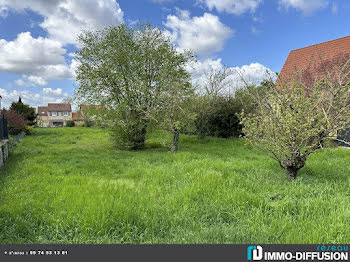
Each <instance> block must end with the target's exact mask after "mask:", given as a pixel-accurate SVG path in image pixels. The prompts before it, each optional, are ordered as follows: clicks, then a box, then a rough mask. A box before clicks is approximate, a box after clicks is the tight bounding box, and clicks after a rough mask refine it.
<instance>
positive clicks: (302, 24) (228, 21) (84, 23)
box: [0, 0, 350, 106]
mask: <svg viewBox="0 0 350 262" xmlns="http://www.w3.org/2000/svg"><path fill="white" fill-rule="evenodd" d="M349 14H350V1H349V0H334V1H331V0H192V1H191V0H187V1H186V0H117V1H115V0H51V1H46V0H26V1H23V0H0V94H1V95H2V97H3V104H2V105H3V106H8V105H9V104H10V103H11V102H12V101H13V100H15V99H17V98H18V96H21V97H22V99H23V101H24V102H25V103H28V104H30V105H31V106H38V105H44V104H46V103H48V102H60V101H63V99H65V98H69V97H71V96H72V95H73V92H74V88H75V86H76V85H77V84H76V83H75V81H74V69H75V68H76V66H77V61H76V60H75V57H74V54H73V53H74V51H75V50H76V48H77V47H76V36H77V34H78V33H79V32H80V30H81V29H90V30H94V29H98V28H102V27H105V26H109V25H118V24H120V23H123V22H124V23H128V24H130V25H133V24H135V23H137V22H138V21H141V22H147V21H150V22H152V23H153V24H154V25H157V26H159V27H162V28H163V29H164V30H165V31H166V33H167V34H168V35H169V36H171V39H172V40H173V43H174V45H176V46H177V47H178V48H179V50H181V49H189V48H190V49H193V50H194V51H195V52H196V54H197V57H198V63H197V64H196V65H194V66H193V68H191V69H189V71H190V72H191V73H192V74H193V80H194V82H196V81H197V82H198V83H201V81H202V80H203V75H204V74H205V72H207V71H208V70H210V69H217V68H222V67H223V66H224V65H227V66H229V67H232V68H236V69H238V70H242V71H243V72H244V73H245V74H246V75H247V77H248V78H251V79H253V80H256V81H260V80H261V79H262V78H263V77H264V74H265V71H266V69H269V70H271V71H274V72H279V71H280V70H281V68H282V66H283V63H284V61H285V60H286V58H287V56H288V53H289V52H290V50H293V49H297V48H301V47H304V46H308V45H312V44H316V43H320V42H324V41H328V40H333V39H336V38H340V37H344V36H348V35H350V19H349ZM236 80H237V84H239V80H238V79H236Z"/></svg>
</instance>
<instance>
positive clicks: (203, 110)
mask: <svg viewBox="0 0 350 262" xmlns="http://www.w3.org/2000/svg"><path fill="white" fill-rule="evenodd" d="M231 74H232V70H231V69H230V68H228V67H227V66H225V67H223V68H221V69H211V70H210V71H208V72H206V73H205V82H204V83H203V86H202V87H197V89H198V91H199V92H198V94H197V97H196V99H195V100H194V101H193V103H194V104H193V110H194V112H195V113H196V115H197V117H196V119H195V125H196V129H197V134H198V135H199V137H200V139H203V138H204V137H205V136H206V135H212V134H213V132H210V130H209V129H210V119H212V120H213V116H215V112H216V110H217V109H218V108H217V105H218V104H219V102H218V100H220V101H223V100H222V98H223V97H227V96H229V95H230V93H229V90H230V88H231V84H232V83H231V81H230V79H229V77H230V76H231ZM214 118H215V117H214Z"/></svg>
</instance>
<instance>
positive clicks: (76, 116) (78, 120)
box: [72, 112, 84, 126]
mask: <svg viewBox="0 0 350 262" xmlns="http://www.w3.org/2000/svg"><path fill="white" fill-rule="evenodd" d="M72 120H73V121H74V126H83V125H84V118H83V116H82V114H81V113H80V112H77V113H75V112H72Z"/></svg>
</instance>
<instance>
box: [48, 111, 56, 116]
mask: <svg viewBox="0 0 350 262" xmlns="http://www.w3.org/2000/svg"><path fill="white" fill-rule="evenodd" d="M50 116H58V112H50Z"/></svg>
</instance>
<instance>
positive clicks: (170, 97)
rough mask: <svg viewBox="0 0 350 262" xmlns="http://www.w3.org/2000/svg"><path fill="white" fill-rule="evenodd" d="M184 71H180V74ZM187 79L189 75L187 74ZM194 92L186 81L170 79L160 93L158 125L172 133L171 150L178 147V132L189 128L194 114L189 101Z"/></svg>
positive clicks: (176, 149) (173, 150)
mask: <svg viewBox="0 0 350 262" xmlns="http://www.w3.org/2000/svg"><path fill="white" fill-rule="evenodd" d="M183 75H185V72H182V73H181V76H183ZM188 80H189V76H188ZM193 94H194V89H193V87H192V85H191V84H190V83H189V81H187V82H181V81H170V82H169V85H168V88H167V89H166V90H164V92H163V93H162V95H161V100H162V107H161V108H162V110H159V111H158V112H159V114H160V115H159V118H158V119H159V121H160V125H159V126H160V127H161V128H162V129H164V130H168V131H170V132H171V133H172V135H173V139H172V145H171V150H172V152H173V153H176V152H177V151H178V149H179V139H180V133H181V132H182V131H185V130H188V129H189V128H191V126H192V124H193V121H194V118H195V114H194V113H193V112H192V110H191V109H192V108H191V103H192V101H193V100H192V98H193Z"/></svg>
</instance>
